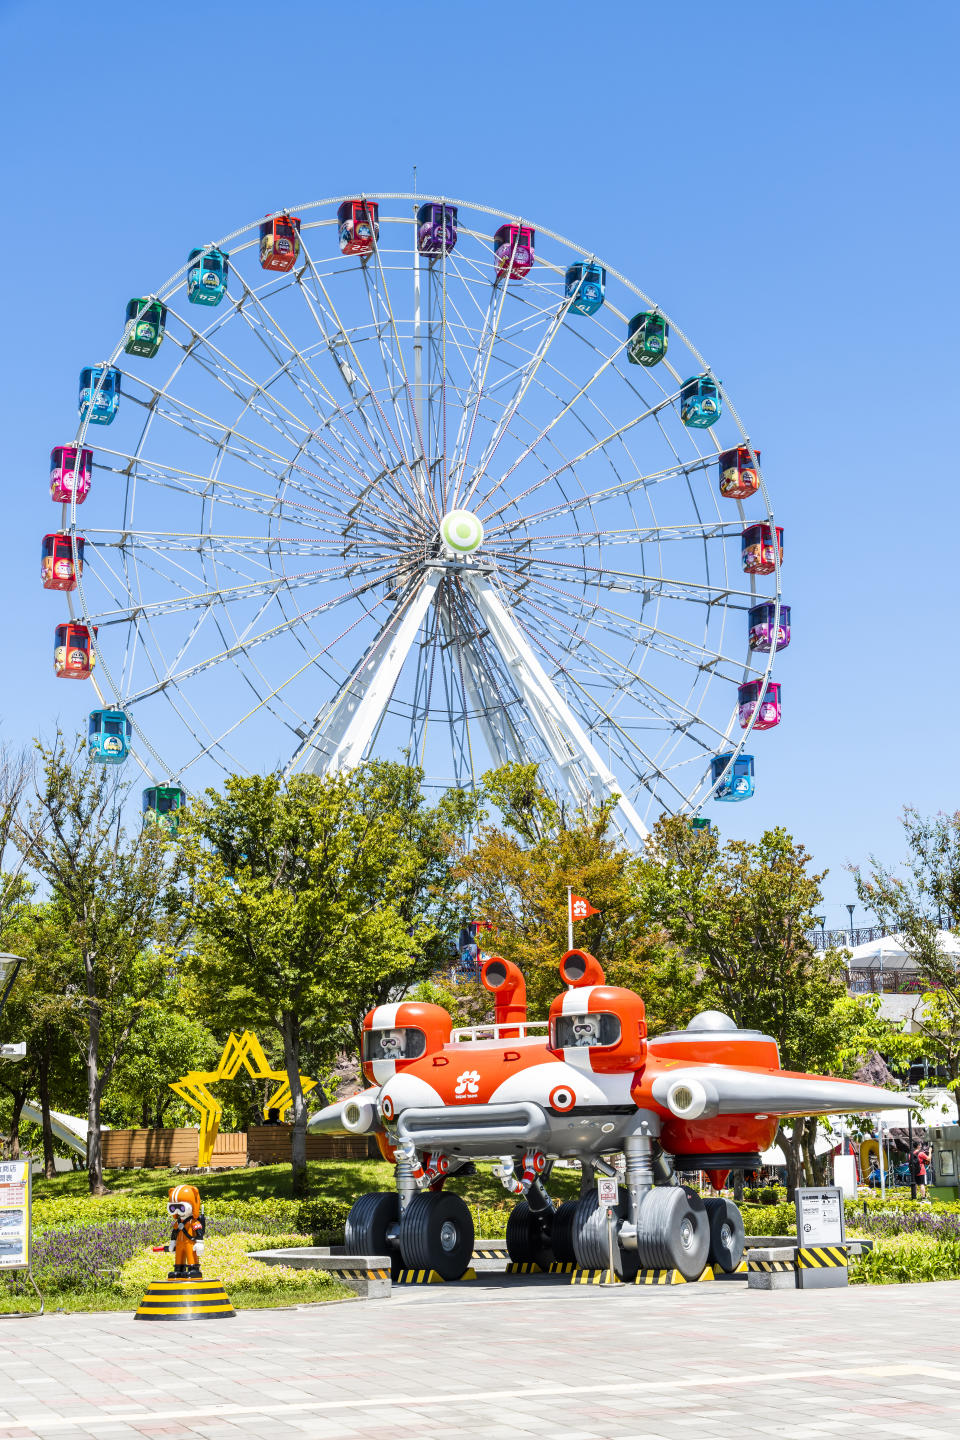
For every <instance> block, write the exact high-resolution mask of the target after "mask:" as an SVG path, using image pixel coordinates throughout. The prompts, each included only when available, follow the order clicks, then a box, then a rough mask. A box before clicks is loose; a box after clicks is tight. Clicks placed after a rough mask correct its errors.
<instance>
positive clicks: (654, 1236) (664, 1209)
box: [637, 1185, 710, 1280]
mask: <svg viewBox="0 0 960 1440" xmlns="http://www.w3.org/2000/svg"><path fill="white" fill-rule="evenodd" d="M637 1254H638V1257H639V1262H640V1264H641V1265H642V1266H643V1268H644V1269H645V1270H679V1271H680V1274H681V1275H682V1276H683V1277H684V1279H685V1280H697V1279H699V1277H700V1276H701V1275H702V1274H703V1272H704V1270H705V1269H706V1268H707V1259H708V1257H709V1254H710V1224H709V1221H708V1220H707V1212H706V1207H705V1206H704V1203H703V1201H702V1200H701V1199H700V1197H699V1195H694V1194H691V1193H690V1192H689V1191H686V1190H683V1189H681V1187H680V1186H679V1185H657V1186H655V1187H654V1188H653V1189H652V1190H650V1191H648V1193H647V1194H646V1195H645V1196H644V1197H643V1200H642V1202H641V1204H640V1215H639V1218H638V1223H637Z"/></svg>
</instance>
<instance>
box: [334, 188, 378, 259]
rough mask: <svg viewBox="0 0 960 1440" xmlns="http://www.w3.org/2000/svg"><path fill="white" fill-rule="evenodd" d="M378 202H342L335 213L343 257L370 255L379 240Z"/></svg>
mask: <svg viewBox="0 0 960 1440" xmlns="http://www.w3.org/2000/svg"><path fill="white" fill-rule="evenodd" d="M379 214H380V202H379V201H378V200H344V202H343V204H342V205H341V206H340V208H339V210H338V211H337V234H338V236H339V239H340V249H341V250H342V251H343V253H344V255H372V254H373V252H374V249H375V248H376V242H377V240H378V239H379V238H380V220H379V218H378V217H379Z"/></svg>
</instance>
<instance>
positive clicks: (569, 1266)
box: [550, 1260, 577, 1275]
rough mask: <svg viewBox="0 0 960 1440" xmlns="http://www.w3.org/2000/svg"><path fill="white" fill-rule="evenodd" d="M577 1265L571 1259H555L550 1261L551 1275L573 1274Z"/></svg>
mask: <svg viewBox="0 0 960 1440" xmlns="http://www.w3.org/2000/svg"><path fill="white" fill-rule="evenodd" d="M576 1268H577V1267H576V1265H575V1264H574V1263H573V1262H572V1261H570V1260H553V1261H551V1263H550V1274H551V1275H572V1274H573V1272H574V1270H576Z"/></svg>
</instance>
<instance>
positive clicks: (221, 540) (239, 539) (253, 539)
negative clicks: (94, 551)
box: [84, 526, 397, 563]
mask: <svg viewBox="0 0 960 1440" xmlns="http://www.w3.org/2000/svg"><path fill="white" fill-rule="evenodd" d="M84 535H85V537H86V539H87V540H91V539H93V538H94V537H97V536H103V537H110V536H114V537H116V538H114V539H110V538H103V539H97V540H96V544H97V546H98V549H113V550H129V549H132V548H134V547H136V546H145V547H146V548H147V549H150V550H156V551H158V552H166V551H187V552H189V553H190V554H202V553H203V552H204V551H207V552H211V553H212V552H216V551H222V552H223V553H224V554H229V555H232V556H237V555H268V556H271V557H274V558H277V557H279V558H289V557H291V556H294V555H298V556H299V555H308V556H316V557H318V558H329V559H334V560H336V559H340V558H341V557H342V556H343V543H344V542H343V539H342V538H338V539H336V540H329V541H325V540H316V539H312V538H311V539H301V538H299V537H297V536H286V535H228V534H224V533H219V534H214V533H213V532H211V531H209V530H201V531H194V532H193V533H190V532H188V531H185V530H136V531H130V530H107V529H103V528H101V527H99V526H87V527H85V529H84ZM351 543H352V546H353V547H354V548H356V549H358V550H362V551H363V553H364V554H365V555H366V556H368V557H369V558H370V559H371V560H372V561H376V560H377V559H380V558H382V559H384V560H392V561H393V563H396V555H397V552H396V547H395V546H393V545H386V544H385V543H384V542H383V541H380V540H376V539H372V538H371V539H366V540H364V539H359V538H358V539H357V540H355V541H353V542H351Z"/></svg>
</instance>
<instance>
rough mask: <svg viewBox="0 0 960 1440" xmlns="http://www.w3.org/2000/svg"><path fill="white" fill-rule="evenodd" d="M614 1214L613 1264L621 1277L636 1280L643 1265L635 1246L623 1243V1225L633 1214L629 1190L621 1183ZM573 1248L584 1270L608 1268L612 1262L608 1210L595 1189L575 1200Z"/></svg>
mask: <svg viewBox="0 0 960 1440" xmlns="http://www.w3.org/2000/svg"><path fill="white" fill-rule="evenodd" d="M613 1214H614V1221H613V1223H614V1245H613V1268H614V1270H615V1271H616V1273H617V1275H619V1277H620V1279H621V1280H633V1279H634V1278H635V1276H636V1273H637V1271H638V1270H639V1268H640V1263H641V1262H640V1257H639V1255H638V1254H637V1251H636V1250H630V1249H627V1248H626V1246H624V1245H622V1244H621V1243H620V1226H621V1223H622V1222H623V1221H624V1220H626V1219H627V1217H628V1216H629V1214H630V1194H629V1191H627V1190H625V1189H624V1188H623V1187H622V1186H621V1188H620V1198H619V1200H618V1202H617V1207H616V1209H615V1210H614V1212H613ZM573 1250H574V1255H575V1258H576V1262H577V1264H578V1265H579V1266H580V1267H581V1269H583V1270H606V1269H607V1267H608V1266H609V1264H610V1240H609V1236H608V1233H607V1211H606V1207H605V1206H604V1207H603V1208H602V1209H601V1207H600V1204H599V1202H598V1200H597V1192H596V1190H591V1191H588V1192H587V1194H586V1195H584V1196H582V1197H581V1198H580V1199H579V1200H578V1201H577V1204H576V1210H575V1211H574V1215H573Z"/></svg>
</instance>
